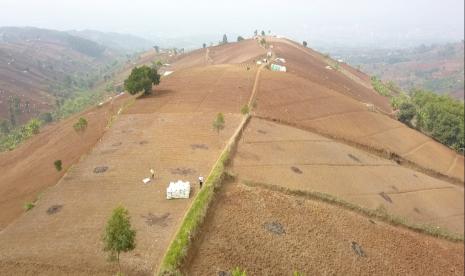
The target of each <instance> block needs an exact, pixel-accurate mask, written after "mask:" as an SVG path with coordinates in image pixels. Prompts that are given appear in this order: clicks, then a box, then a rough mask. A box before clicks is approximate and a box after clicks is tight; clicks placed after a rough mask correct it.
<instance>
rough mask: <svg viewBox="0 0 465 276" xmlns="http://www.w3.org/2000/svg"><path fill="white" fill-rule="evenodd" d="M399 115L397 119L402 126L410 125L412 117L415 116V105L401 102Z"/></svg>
mask: <svg viewBox="0 0 465 276" xmlns="http://www.w3.org/2000/svg"><path fill="white" fill-rule="evenodd" d="M399 109H400V111H399V114H398V115H397V118H398V119H399V121H401V122H402V123H404V124H407V125H411V121H412V119H413V117H415V115H416V114H417V110H416V108H415V105H414V104H412V103H409V102H403V103H401V104H400V106H399Z"/></svg>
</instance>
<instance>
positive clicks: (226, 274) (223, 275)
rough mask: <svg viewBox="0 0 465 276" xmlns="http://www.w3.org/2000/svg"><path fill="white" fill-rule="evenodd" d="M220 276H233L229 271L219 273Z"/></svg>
mask: <svg viewBox="0 0 465 276" xmlns="http://www.w3.org/2000/svg"><path fill="white" fill-rule="evenodd" d="M218 276H232V273H231V272H229V271H220V272H218Z"/></svg>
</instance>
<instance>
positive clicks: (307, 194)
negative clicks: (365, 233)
mask: <svg viewBox="0 0 465 276" xmlns="http://www.w3.org/2000/svg"><path fill="white" fill-rule="evenodd" d="M241 183H242V184H244V185H245V186H248V187H258V188H262V189H266V190H271V191H275V192H280V193H283V194H286V195H291V196H299V197H303V198H307V199H310V200H315V201H320V202H325V203H328V204H330V205H333V206H338V207H342V208H343V209H346V210H349V211H353V212H355V213H357V214H360V215H363V216H365V217H369V218H375V219H378V220H380V221H383V222H386V223H388V224H390V225H392V226H400V227H403V228H406V229H408V230H411V231H414V232H417V233H421V234H425V235H429V236H433V237H436V238H442V239H446V240H449V241H452V242H463V241H464V236H463V235H460V234H456V233H452V232H450V231H449V230H447V229H442V228H438V227H434V226H432V225H428V224H415V223H411V222H409V221H407V220H406V218H404V217H399V216H395V215H392V214H389V213H388V212H387V210H386V208H385V207H384V206H382V205H381V206H382V207H379V208H377V209H369V208H365V207H361V206H359V205H356V204H353V203H351V202H348V201H345V200H343V199H341V198H338V197H335V196H333V195H330V194H326V193H322V192H316V191H302V190H294V189H288V188H284V187H280V186H277V185H272V184H267V183H262V182H254V181H247V180H243V181H241Z"/></svg>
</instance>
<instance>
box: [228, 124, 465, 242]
mask: <svg viewBox="0 0 465 276" xmlns="http://www.w3.org/2000/svg"><path fill="white" fill-rule="evenodd" d="M233 171H234V173H236V174H237V175H238V177H239V178H240V179H243V180H248V181H253V182H259V183H266V184H270V185H276V186H280V187H284V188H288V189H291V190H299V191H317V192H322V193H326V194H331V195H335V196H336V197H340V198H342V199H344V200H346V201H349V202H351V203H354V204H356V205H359V206H363V207H366V208H370V209H376V208H380V206H383V208H386V209H387V211H388V212H390V213H392V214H395V215H397V216H400V217H404V218H406V219H408V220H409V221H411V222H415V223H419V224H431V225H434V226H439V227H442V228H446V229H448V230H450V231H452V232H455V233H463V231H464V194H463V186H457V185H454V184H450V183H448V182H444V181H441V180H438V179H435V178H432V177H430V176H428V175H425V174H422V173H420V172H416V171H412V170H410V169H407V168H404V167H402V166H400V165H398V164H396V163H395V162H394V161H391V160H387V159H383V158H380V157H377V156H375V155H371V154H369V153H366V152H363V151H361V150H358V149H355V148H352V147H350V146H347V145H345V144H341V143H338V142H336V141H334V140H331V139H328V138H324V137H322V136H320V135H316V134H313V133H311V132H306V131H303V130H299V129H295V128H293V127H289V126H283V125H280V124H277V123H274V122H270V121H266V120H261V119H256V118H254V119H252V121H251V122H250V124H249V126H248V127H247V129H246V130H245V133H244V137H243V138H242V139H241V142H240V143H239V147H238V150H237V154H236V157H235V159H234V162H233Z"/></svg>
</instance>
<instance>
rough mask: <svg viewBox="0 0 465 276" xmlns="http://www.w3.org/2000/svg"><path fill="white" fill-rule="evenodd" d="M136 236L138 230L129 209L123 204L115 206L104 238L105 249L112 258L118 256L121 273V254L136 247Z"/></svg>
mask: <svg viewBox="0 0 465 276" xmlns="http://www.w3.org/2000/svg"><path fill="white" fill-rule="evenodd" d="M135 238H136V231H135V230H134V229H132V227H131V217H130V216H129V212H128V210H127V209H126V208H124V207H122V206H119V207H117V208H115V209H114V210H113V213H112V215H111V217H110V218H109V219H108V221H107V225H106V227H105V231H104V233H103V237H102V240H103V243H104V248H103V250H104V251H105V252H109V254H110V255H109V256H110V259H111V260H114V259H115V258H116V260H117V262H118V268H119V273H120V274H121V264H120V261H119V255H120V253H121V252H128V251H131V250H133V249H134V248H135V247H136V240H135Z"/></svg>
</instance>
